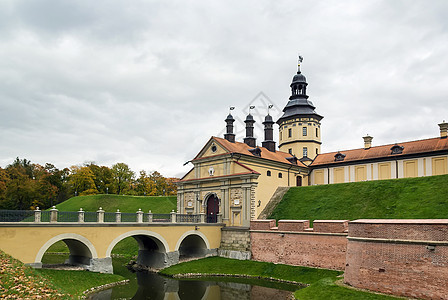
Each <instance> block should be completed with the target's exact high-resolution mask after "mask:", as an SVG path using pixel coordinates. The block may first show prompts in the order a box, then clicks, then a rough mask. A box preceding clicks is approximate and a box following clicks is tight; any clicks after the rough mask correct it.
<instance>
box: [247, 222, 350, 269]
mask: <svg viewBox="0 0 448 300" xmlns="http://www.w3.org/2000/svg"><path fill="white" fill-rule="evenodd" d="M314 224H315V228H314V229H313V228H309V221H308V220H280V221H279V222H278V227H275V220H254V221H251V226H250V237H251V246H252V249H251V250H252V259H253V260H258V261H266V262H274V263H283V264H290V265H300V266H308V267H317V268H325V269H335V270H344V268H345V256H346V249H347V232H346V229H344V228H347V224H348V221H347V220H341V221H334V220H331V221H328V220H317V221H314ZM316 224H319V225H318V226H316ZM328 230H331V231H330V232H328ZM325 231H326V232H325Z"/></svg>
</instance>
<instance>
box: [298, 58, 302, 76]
mask: <svg viewBox="0 0 448 300" xmlns="http://www.w3.org/2000/svg"><path fill="white" fill-rule="evenodd" d="M302 61H303V56H301V55H300V53H299V62H298V68H299V73H300V65H301V64H302Z"/></svg>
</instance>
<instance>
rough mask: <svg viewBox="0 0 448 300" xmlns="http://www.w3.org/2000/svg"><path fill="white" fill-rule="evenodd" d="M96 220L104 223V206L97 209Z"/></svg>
mask: <svg viewBox="0 0 448 300" xmlns="http://www.w3.org/2000/svg"><path fill="white" fill-rule="evenodd" d="M96 221H97V222H98V223H104V210H103V208H102V207H100V208H99V209H98V210H97V211H96Z"/></svg>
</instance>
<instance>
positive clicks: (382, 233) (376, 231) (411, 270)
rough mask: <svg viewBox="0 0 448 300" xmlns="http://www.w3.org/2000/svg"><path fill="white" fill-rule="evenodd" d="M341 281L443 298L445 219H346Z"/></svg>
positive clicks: (447, 290)
mask: <svg viewBox="0 0 448 300" xmlns="http://www.w3.org/2000/svg"><path fill="white" fill-rule="evenodd" d="M344 281H345V282H346V283H347V284H350V285H352V286H355V287H358V288H364V289H369V290H373V291H379V292H383V293H390V294H395V295H398V296H405V297H416V298H421V299H448V285H447V284H446V283H447V282H448V220H356V221H353V222H350V223H349V236H348V244H347V265H346V269H345V276H344Z"/></svg>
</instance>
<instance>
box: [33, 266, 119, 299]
mask: <svg viewBox="0 0 448 300" xmlns="http://www.w3.org/2000/svg"><path fill="white" fill-rule="evenodd" d="M37 272H39V273H40V274H41V275H42V276H43V277H45V278H47V279H48V280H49V281H50V282H52V283H53V284H54V285H55V286H56V287H58V288H59V289H60V290H62V291H65V292H67V293H69V294H71V295H73V296H81V295H82V292H83V291H85V290H88V289H90V288H92V287H97V286H100V285H104V284H107V283H112V282H117V281H121V280H124V277H122V276H120V275H115V274H99V273H93V272H88V271H66V270H50V269H39V270H37Z"/></svg>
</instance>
